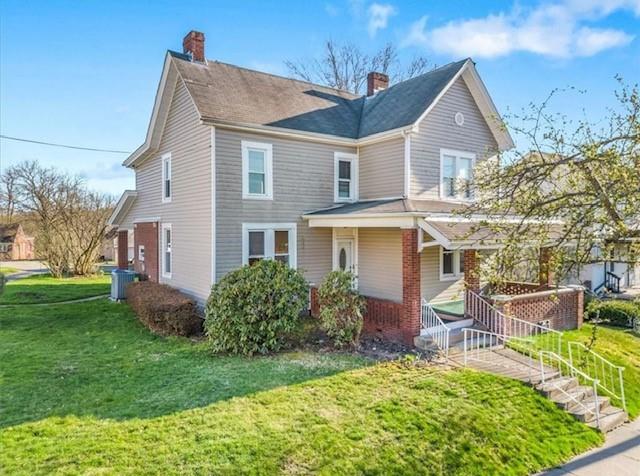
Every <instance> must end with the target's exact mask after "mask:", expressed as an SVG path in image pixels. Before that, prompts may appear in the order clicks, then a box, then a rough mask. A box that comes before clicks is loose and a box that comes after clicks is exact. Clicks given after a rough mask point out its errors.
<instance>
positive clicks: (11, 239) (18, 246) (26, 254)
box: [0, 223, 35, 261]
mask: <svg viewBox="0 0 640 476" xmlns="http://www.w3.org/2000/svg"><path fill="white" fill-rule="evenodd" d="M34 258H35V251H34V239H33V237H32V236H27V235H26V234H25V232H24V230H23V229H22V225H21V224H20V223H12V224H10V225H2V224H0V261H9V260H29V259H34Z"/></svg>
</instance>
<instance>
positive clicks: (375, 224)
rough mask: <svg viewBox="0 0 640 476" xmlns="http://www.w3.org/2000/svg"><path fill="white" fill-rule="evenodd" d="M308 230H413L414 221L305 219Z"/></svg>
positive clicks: (349, 217) (402, 219)
mask: <svg viewBox="0 0 640 476" xmlns="http://www.w3.org/2000/svg"><path fill="white" fill-rule="evenodd" d="M305 219H306V220H307V221H308V223H309V227H310V228H414V227H415V225H416V219H415V217H412V216H396V217H386V216H385V217H381V216H379V215H378V216H377V217H370V218H366V217H354V216H347V217H342V218H340V217H328V216H324V217H317V218H315V217H306V218H305Z"/></svg>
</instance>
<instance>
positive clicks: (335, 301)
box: [318, 271, 365, 347]
mask: <svg viewBox="0 0 640 476" xmlns="http://www.w3.org/2000/svg"><path fill="white" fill-rule="evenodd" d="M354 280H355V276H354V274H353V273H350V272H348V271H332V272H331V273H329V274H328V275H327V277H326V278H325V280H324V282H323V283H322V285H321V286H320V288H319V289H318V305H319V307H320V323H321V325H322V328H323V329H324V331H325V332H326V333H327V335H328V336H329V337H330V338H331V340H332V341H333V344H334V345H335V346H336V347H344V346H354V347H355V346H357V345H358V341H359V339H360V332H361V331H362V313H363V311H364V306H365V300H364V298H363V297H362V296H360V295H359V294H358V291H356V290H355V287H354Z"/></svg>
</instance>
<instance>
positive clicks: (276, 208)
mask: <svg viewBox="0 0 640 476" xmlns="http://www.w3.org/2000/svg"><path fill="white" fill-rule="evenodd" d="M243 140H246V141H252V142H262V143H267V144H272V146H273V200H249V199H247V200H243V199H242V153H241V141H243ZM334 152H346V153H351V154H355V153H356V150H355V148H352V147H340V146H335V145H327V144H318V143H313V142H308V141H301V140H293V139H284V138H276V137H273V136H267V135H261V134H252V133H246V132H238V131H231V130H224V129H221V128H219V127H218V128H216V190H217V193H216V231H217V241H216V247H217V253H216V254H217V256H216V262H217V265H216V274H217V277H218V278H221V277H222V276H224V275H225V274H226V273H228V272H229V271H231V270H233V269H236V268H238V267H240V266H241V265H242V223H293V222H295V223H296V224H297V241H298V250H297V251H298V269H301V270H302V271H303V272H304V274H305V277H306V279H307V280H308V281H309V282H312V283H319V282H320V281H321V280H322V278H323V277H324V275H325V274H326V273H327V272H329V271H331V267H332V256H331V249H332V241H331V240H332V231H331V229H330V228H309V227H308V226H307V222H306V221H303V220H302V218H301V215H302V214H303V213H304V212H306V211H311V210H316V209H319V208H326V207H331V206H333V205H334V201H333V200H334V190H333V186H334V185H333V184H334Z"/></svg>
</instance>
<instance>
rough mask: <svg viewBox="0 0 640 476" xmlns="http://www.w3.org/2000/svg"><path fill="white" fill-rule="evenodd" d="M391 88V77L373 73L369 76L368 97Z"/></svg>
mask: <svg viewBox="0 0 640 476" xmlns="http://www.w3.org/2000/svg"><path fill="white" fill-rule="evenodd" d="M388 87H389V76H388V75H386V74H384V73H376V72H375V71H372V72H371V73H369V74H368V75H367V96H373V95H374V94H375V93H377V92H378V91H382V90H383V89H387V88H388Z"/></svg>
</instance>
